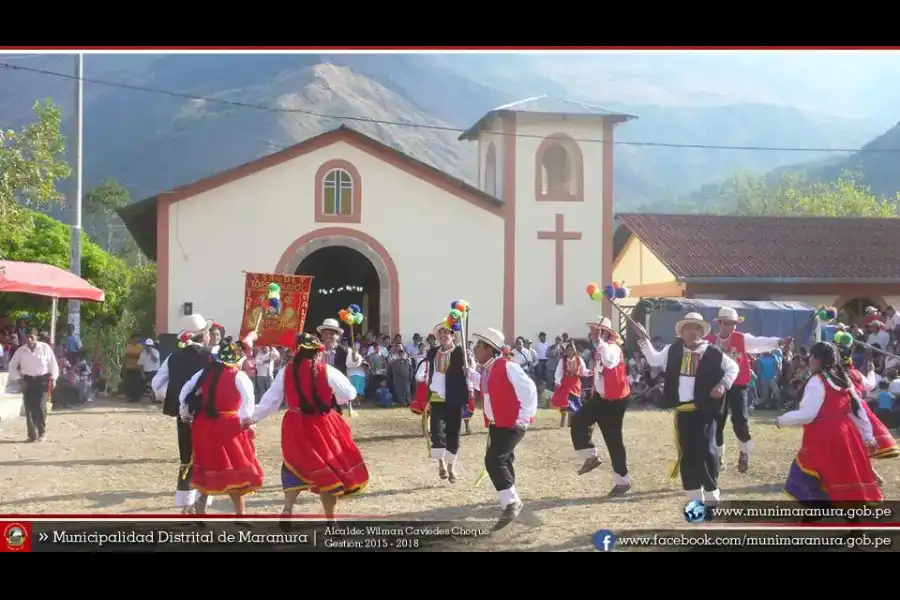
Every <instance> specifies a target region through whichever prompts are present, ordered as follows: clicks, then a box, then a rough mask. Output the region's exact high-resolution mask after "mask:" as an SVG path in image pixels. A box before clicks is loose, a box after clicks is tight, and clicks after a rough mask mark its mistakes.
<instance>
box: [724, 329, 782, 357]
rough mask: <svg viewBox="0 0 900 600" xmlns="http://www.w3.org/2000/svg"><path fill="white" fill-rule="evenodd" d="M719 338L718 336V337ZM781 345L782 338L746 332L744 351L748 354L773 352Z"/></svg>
mask: <svg viewBox="0 0 900 600" xmlns="http://www.w3.org/2000/svg"><path fill="white" fill-rule="evenodd" d="M716 339H718V338H716ZM780 347H781V338H777V337H765V336H755V335H750V334H749V333H745V334H744V352H746V353H747V354H762V353H763V352H772V351H773V350H778V348H780Z"/></svg>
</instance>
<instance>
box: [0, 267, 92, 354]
mask: <svg viewBox="0 0 900 600" xmlns="http://www.w3.org/2000/svg"><path fill="white" fill-rule="evenodd" d="M4 292H5V293H8V294H14V293H15V294H33V295H35V296H47V297H49V298H52V299H53V309H52V311H51V320H50V339H51V340H52V341H55V338H56V313H57V304H58V301H59V299H60V298H67V299H73V300H88V301H91V302H103V301H104V300H105V297H106V295H105V294H104V292H103V290H101V289H99V288H95V287H94V286H92V285H91V284H89V283H88V282H87V281H85V280H84V279H82V278H81V277H79V276H77V275H75V274H73V273H70V272H69V271H64V270H63V269H60V268H59V267H54V266H52V265H45V264H43V263H28V262H17V261H11V260H0V293H4Z"/></svg>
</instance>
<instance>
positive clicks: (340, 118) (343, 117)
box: [0, 62, 900, 153]
mask: <svg viewBox="0 0 900 600" xmlns="http://www.w3.org/2000/svg"><path fill="white" fill-rule="evenodd" d="M0 67H2V68H4V69H8V70H12V71H27V72H29V73H37V74H41V75H47V76H50V77H61V78H63V79H70V80H78V79H79V78H78V77H76V76H75V75H72V74H69V73H59V72H56V71H47V70H45V69H36V68H32V67H23V66H21V65H12V64H9V63H6V62H0ZM81 80H82V81H84V82H85V83H94V84H97V85H104V86H108V87H115V88H121V89H126V90H133V91H136V92H145V93H149V94H158V95H161V96H170V97H173V98H183V99H185V100H195V101H202V102H209V103H217V104H224V105H227V106H233V107H236V108H246V109H252V110H260V111H265V112H271V113H281V114H285V113H289V114H302V115H307V116H310V117H316V118H319V119H332V120H335V121H351V122H359V123H372V124H376V125H389V126H395V127H412V128H416V129H428V130H433V131H445V132H450V133H463V132H465V131H468V130H467V129H460V128H458V127H450V126H445V125H429V124H425V123H410V122H406V121H387V120H382V119H372V118H368V117H355V116H350V115H333V114H328V113H320V112H316V111H312V110H306V109H302V108H283V107H278V106H267V105H264V104H253V103H249V102H240V101H238V100H228V99H225V98H215V97H210V96H198V95H195V94H188V93H183V92H174V91H171V90H163V89H159V88H152V87H147V86H142V85H133V84H130V83H123V82H116V81H107V80H102V79H93V78H89V77H82V78H81ZM488 133H491V134H492V135H498V136H508V135H512V136H515V137H520V138H534V139H544V137H545V136H541V135H534V134H525V133H505V132H502V131H490V132H488ZM574 141H576V142H582V143H589V144H591V143H592V144H603V143H609V142H606V141H604V140H598V139H584V138H575V139H574ZM612 144H613V145H617V146H637V147H648V148H693V149H702V150H751V151H764V152H828V153H843V152H846V153H858V152H864V153H874V152H888V153H892V152H900V148H797V147H778V146H730V145H717V144H677V143H668V142H649V141H645V142H634V141H625V140H614V141H613V142H612Z"/></svg>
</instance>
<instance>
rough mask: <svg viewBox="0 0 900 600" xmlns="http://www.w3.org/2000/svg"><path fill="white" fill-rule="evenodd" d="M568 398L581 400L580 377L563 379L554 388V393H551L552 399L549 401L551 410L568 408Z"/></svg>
mask: <svg viewBox="0 0 900 600" xmlns="http://www.w3.org/2000/svg"><path fill="white" fill-rule="evenodd" d="M569 396H575V397H576V398H581V377H577V376H566V377H563V378H562V381H561V382H560V384H559V385H558V386H557V387H556V391H554V392H553V398H551V399H550V404H551V405H552V406H553V408H558V409H560V410H563V409H566V410H567V409H568V408H569Z"/></svg>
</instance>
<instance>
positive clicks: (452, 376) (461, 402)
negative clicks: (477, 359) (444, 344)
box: [426, 346, 469, 407]
mask: <svg viewBox="0 0 900 600" xmlns="http://www.w3.org/2000/svg"><path fill="white" fill-rule="evenodd" d="M439 349H440V346H438V347H436V348H431V349H430V350H429V351H428V354H427V355H426V360H427V361H428V385H429V386H430V385H431V380H432V379H433V378H434V359H435V357H436V356H437V353H438V350H439ZM445 377H446V379H445V381H446V392H447V397H446V398H444V402H445V403H446V405H447V406H453V407H456V406H459V407H462V406H465V405H466V403H468V402H469V381H468V378H467V377H466V359H465V355H464V353H463V349H462V346H456V347H454V348H453V351H452V352H451V353H450V364H449V365H448V366H447V373H446V374H445Z"/></svg>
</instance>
